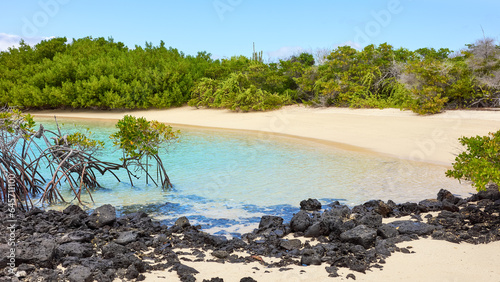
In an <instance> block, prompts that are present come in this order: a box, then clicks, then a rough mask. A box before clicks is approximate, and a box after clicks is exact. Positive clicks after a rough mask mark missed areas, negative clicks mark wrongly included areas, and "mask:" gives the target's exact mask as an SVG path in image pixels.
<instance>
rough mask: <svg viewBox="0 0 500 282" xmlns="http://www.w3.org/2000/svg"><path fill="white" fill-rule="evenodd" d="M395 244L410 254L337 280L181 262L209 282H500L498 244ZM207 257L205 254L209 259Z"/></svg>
mask: <svg viewBox="0 0 500 282" xmlns="http://www.w3.org/2000/svg"><path fill="white" fill-rule="evenodd" d="M398 246H399V247H401V248H403V247H404V248H410V249H409V250H411V251H413V252H414V253H411V254H404V253H400V252H397V253H393V254H392V255H391V256H390V257H389V258H387V260H386V263H385V264H384V266H383V269H377V268H372V270H370V271H367V272H366V274H363V273H360V272H355V271H350V270H348V269H344V268H341V269H340V270H339V272H338V274H339V275H340V277H337V278H331V277H328V273H327V272H326V270H325V266H328V265H325V264H323V265H321V266H316V265H311V266H302V267H299V266H291V268H292V269H291V270H287V271H279V269H278V268H265V267H264V266H262V265H261V264H260V263H258V262H253V263H247V264H243V263H238V264H228V263H226V264H222V263H217V262H190V261H184V260H183V261H182V263H183V264H185V265H188V266H190V267H193V268H195V269H196V270H198V271H199V272H200V273H198V274H196V275H195V277H196V280H197V281H203V280H204V279H208V280H210V279H211V278H213V277H220V278H222V279H224V281H226V282H237V281H240V279H241V278H243V277H252V278H253V279H255V280H256V281H259V282H260V281H272V282H294V281H341V280H343V281H346V276H347V275H348V274H350V273H352V274H354V275H355V277H356V281H380V282H382V281H384V282H385V281H453V282H461V281H463V282H469V281H484V282H489V281H491V282H495V281H496V282H498V281H500V269H499V267H498V266H499V265H500V256H499V255H498V254H499V253H498V252H499V251H500V241H497V242H494V243H490V244H487V245H485V244H483V245H472V244H466V243H462V244H454V243H450V242H446V241H439V240H433V239H420V240H416V241H411V242H404V243H401V244H398ZM239 255H241V254H239ZM247 256H248V255H247ZM184 257H188V258H189V256H184ZM210 257H211V256H210V255H208V254H207V258H210ZM263 259H264V260H265V261H266V262H269V261H272V260H271V259H269V258H263ZM347 280H349V279H347ZM145 281H151V282H153V281H169V282H177V281H179V282H180V281H181V280H180V279H179V277H178V276H177V273H176V272H175V271H172V272H169V271H154V272H152V273H147V274H146V280H145Z"/></svg>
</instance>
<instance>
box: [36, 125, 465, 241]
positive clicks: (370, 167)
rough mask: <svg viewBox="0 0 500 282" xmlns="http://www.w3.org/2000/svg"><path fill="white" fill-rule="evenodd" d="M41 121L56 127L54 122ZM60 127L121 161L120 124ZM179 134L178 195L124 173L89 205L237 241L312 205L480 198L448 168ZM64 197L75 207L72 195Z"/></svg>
mask: <svg viewBox="0 0 500 282" xmlns="http://www.w3.org/2000/svg"><path fill="white" fill-rule="evenodd" d="M37 121H39V122H42V123H43V124H44V125H46V124H48V123H49V124H50V122H48V120H47V119H41V118H38V119H37ZM59 121H60V122H63V123H65V124H66V126H68V125H69V124H72V123H75V124H77V125H79V126H81V125H83V126H86V127H90V128H91V130H92V131H93V132H94V134H95V135H96V136H95V137H96V138H99V139H101V140H104V141H106V142H107V144H106V150H105V152H106V153H105V154H103V155H102V157H103V159H105V160H109V161H117V160H118V158H119V157H120V156H121V154H120V153H119V152H116V150H115V149H114V148H113V147H112V146H111V142H110V140H109V138H108V136H109V134H111V133H112V132H114V131H115V129H114V122H108V121H78V120H73V121H70V120H64V119H59ZM46 127H48V126H47V125H46ZM176 129H181V132H182V134H181V139H180V141H179V142H178V143H176V144H174V145H172V146H171V147H170V148H169V152H168V154H165V155H164V158H163V161H164V164H165V166H166V168H167V171H168V174H169V177H170V179H171V181H172V183H173V184H174V187H173V188H172V189H169V190H162V189H160V188H157V187H154V186H152V185H146V184H145V181H144V180H142V179H141V180H134V184H135V187H131V185H130V183H128V178H127V176H126V174H120V178H121V179H122V181H124V182H122V183H118V182H116V181H115V180H114V178H113V177H111V175H109V176H107V177H103V178H101V183H102V184H104V186H105V187H104V188H103V189H100V190H99V191H96V192H94V193H93V197H94V200H95V203H93V204H92V202H91V201H90V200H89V199H86V202H87V203H88V206H89V207H90V208H93V207H97V206H100V205H102V204H106V203H109V204H112V205H114V206H117V207H119V210H120V212H125V213H126V212H133V211H137V210H144V211H146V212H148V213H150V214H152V215H153V216H154V217H156V218H157V219H160V220H165V221H166V222H167V223H170V222H172V221H173V220H174V219H176V218H178V217H179V216H182V215H185V216H187V217H188V218H189V219H190V221H191V222H192V223H193V224H201V225H202V226H203V228H204V229H205V230H208V231H209V232H212V233H233V234H236V233H241V232H244V231H245V232H246V231H250V230H251V229H252V228H255V227H256V226H257V224H258V220H259V219H260V217H261V216H262V215H264V214H274V215H280V216H283V217H285V219H289V218H290V217H291V215H292V213H293V212H296V211H297V210H298V208H299V203H300V201H301V200H304V199H307V198H317V199H319V200H320V201H321V202H322V203H323V204H328V203H330V202H332V201H334V200H339V201H341V202H343V203H345V204H348V205H351V206H352V205H356V204H361V203H363V202H365V201H368V200H371V199H382V200H389V199H392V200H393V201H395V202H406V201H420V200H423V199H427V198H435V197H436V194H437V192H438V191H439V189H441V188H445V189H448V190H450V191H452V192H453V193H455V194H457V195H461V196H467V195H468V193H470V192H472V191H473V189H472V188H471V187H470V185H466V184H460V183H458V181H456V180H453V179H448V178H446V177H445V176H444V172H445V170H446V168H445V167H441V166H437V165H432V164H423V163H418V162H410V161H405V160H399V159H395V158H390V157H385V156H380V155H376V154H369V153H361V152H353V151H346V150H341V149H338V148H334V147H331V146H327V145H323V144H320V143H315V142H312V141H305V140H300V139H295V138H288V137H280V136H273V135H267V134H264V135H263V134H255V133H247V132H235V131H225V130H208V129H193V128H176ZM63 190H64V191H63V195H65V198H66V200H71V196H70V194H69V193H68V191H67V188H66V189H63ZM63 207H64V205H59V206H54V207H52V208H59V209H60V208H63Z"/></svg>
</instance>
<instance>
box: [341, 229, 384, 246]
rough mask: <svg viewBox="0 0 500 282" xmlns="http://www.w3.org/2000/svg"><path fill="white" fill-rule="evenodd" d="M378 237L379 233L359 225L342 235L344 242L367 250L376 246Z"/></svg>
mask: <svg viewBox="0 0 500 282" xmlns="http://www.w3.org/2000/svg"><path fill="white" fill-rule="evenodd" d="M376 237H377V231H376V230H375V229H373V228H370V227H367V226H365V225H358V226H356V227H354V228H353V229H351V230H348V231H345V232H343V233H342V234H340V239H341V240H342V242H348V243H353V244H357V245H361V246H363V247H364V248H365V249H368V248H370V247H371V246H372V245H373V244H374V242H375V238H376Z"/></svg>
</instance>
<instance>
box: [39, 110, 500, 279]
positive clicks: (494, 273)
mask: <svg viewBox="0 0 500 282" xmlns="http://www.w3.org/2000/svg"><path fill="white" fill-rule="evenodd" d="M32 114H34V115H35V116H54V115H57V116H59V117H71V118H85V119H120V118H122V117H123V116H124V115H125V114H132V115H134V116H143V117H145V118H147V119H154V120H158V121H161V122H165V123H167V124H170V125H173V126H175V125H188V126H200V127H211V128H223V129H233V130H250V131H257V132H260V133H261V134H262V138H266V134H283V135H290V136H295V137H300V138H306V139H311V140H314V141H317V142H321V143H327V144H332V145H336V146H340V147H343V148H345V149H354V150H364V151H368V152H376V153H382V154H386V155H392V156H396V157H398V158H402V159H412V160H417V161H423V162H431V163H438V164H443V165H446V166H451V164H452V162H453V160H454V158H455V155H456V154H458V153H459V152H460V151H461V147H460V144H459V143H458V141H457V139H458V138H459V137H461V136H475V135H486V134H488V132H494V131H497V130H499V129H500V111H463V110H460V111H447V112H445V113H442V114H437V115H432V116H418V115H416V114H414V113H412V112H409V111H400V110H397V109H384V110H378V109H343V108H340V109H339V108H309V107H304V106H288V107H285V108H283V109H280V110H277V111H271V112H251V113H234V112H230V111H228V110H214V109H196V108H192V107H181V108H175V109H168V110H147V111H129V112H122V111H88V110H85V111H61V110H57V111H37V112H32ZM436 192H437V191H436ZM407 246H411V247H412V248H411V250H412V251H414V252H415V253H413V254H403V253H395V254H393V255H392V256H391V257H389V258H388V259H387V263H386V264H385V265H384V268H383V270H378V269H373V271H371V272H367V274H361V273H354V274H355V275H356V280H357V281H500V242H495V243H491V244H487V245H470V244H453V243H449V242H445V241H437V240H432V239H421V240H418V241H412V242H405V243H402V244H401V245H400V247H407ZM183 263H185V264H187V265H189V266H193V267H194V268H195V269H197V270H198V271H200V272H201V273H200V274H197V275H196V278H197V280H198V281H202V280H203V279H210V278H212V277H221V278H223V279H224V281H239V280H240V279H241V278H242V277H246V276H250V277H253V278H254V279H255V280H257V281H287V282H288V281H332V280H333V281H335V280H345V279H346V278H345V275H346V274H347V273H350V272H349V271H346V270H342V271H341V272H340V274H341V276H342V277H339V278H336V279H332V278H328V276H327V273H326V271H325V266H324V265H323V266H308V267H294V269H293V270H290V271H285V272H279V271H278V269H264V268H263V267H262V266H261V265H260V264H259V263H257V262H256V263H255V265H252V264H248V265H243V264H218V263H206V262H203V263H196V262H183ZM252 267H257V268H258V269H259V270H256V269H254V268H252ZM301 270H304V271H305V272H300V271H301ZM266 271H269V273H266ZM147 281H180V280H179V278H178V277H177V275H176V273H175V272H168V271H164V272H161V273H158V272H154V273H150V274H148V276H147Z"/></svg>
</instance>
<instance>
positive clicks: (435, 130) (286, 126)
mask: <svg viewBox="0 0 500 282" xmlns="http://www.w3.org/2000/svg"><path fill="white" fill-rule="evenodd" d="M33 114H35V115H36V116H54V115H57V116H60V117H73V118H93V119H116V120H117V119H120V118H122V117H123V116H124V115H126V114H132V115H134V116H143V117H145V118H147V119H154V120H158V121H161V122H165V123H167V124H171V125H188V126H201V127H212V128H224V129H237V130H250V131H256V132H261V134H262V138H265V137H266V136H265V134H281V135H289V136H296V137H301V138H306V139H311V140H315V141H318V142H323V143H329V144H332V145H337V146H340V147H342V148H346V149H354V150H365V151H372V152H377V153H383V154H387V155H392V156H396V157H398V158H403V159H411V160H416V161H424V162H431V163H438V164H444V165H448V166H449V165H451V163H452V162H453V160H454V159H455V156H456V154H458V153H460V151H461V147H460V144H459V143H458V141H457V139H458V138H459V137H461V136H475V135H486V134H488V132H494V131H497V130H499V129H500V111H448V112H445V113H442V114H438V115H433V116H418V115H416V114H414V113H412V112H410V111H400V110H398V109H384V110H379V109H346V108H309V107H304V106H296V105H295V106H288V107H285V108H283V109H280V110H277V111H271V112H251V113H234V112H231V111H228V110H214V109H196V108H192V107H181V108H175V109H168V110H147V111H130V112H123V111H38V112H33Z"/></svg>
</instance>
